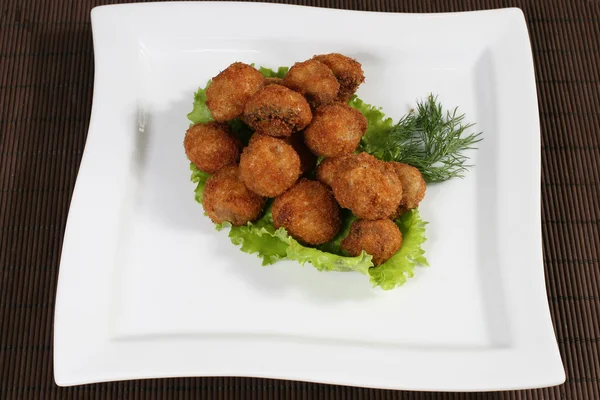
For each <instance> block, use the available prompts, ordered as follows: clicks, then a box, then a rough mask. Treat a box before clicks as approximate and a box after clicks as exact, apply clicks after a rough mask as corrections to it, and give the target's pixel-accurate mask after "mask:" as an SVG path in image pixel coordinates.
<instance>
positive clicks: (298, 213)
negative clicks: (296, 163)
mask: <svg viewBox="0 0 600 400" xmlns="http://www.w3.org/2000/svg"><path fill="white" fill-rule="evenodd" d="M271 212H272V213H273V224H274V225H275V227H276V228H280V227H284V228H285V229H286V230H287V231H288V233H289V234H290V235H291V236H292V237H293V238H294V239H296V240H299V241H300V242H302V243H306V244H310V245H319V244H323V243H325V242H328V241H330V240H331V239H333V238H334V237H335V235H337V233H338V232H339V230H340V227H341V219H340V207H339V206H338V204H337V203H336V202H335V199H334V198H333V195H332V194H331V192H330V191H329V189H327V187H326V186H325V185H323V184H322V183H320V182H316V181H310V180H308V179H301V180H300V181H299V182H298V183H297V184H296V185H294V186H293V187H292V188H291V189H290V190H288V191H287V192H285V193H283V194H282V195H280V196H278V197H277V198H276V199H275V200H274V201H273V207H272V208H271Z"/></svg>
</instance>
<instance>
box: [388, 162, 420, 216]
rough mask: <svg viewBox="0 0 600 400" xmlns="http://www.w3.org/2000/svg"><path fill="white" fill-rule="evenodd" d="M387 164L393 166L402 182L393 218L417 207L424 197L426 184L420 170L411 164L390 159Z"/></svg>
mask: <svg viewBox="0 0 600 400" xmlns="http://www.w3.org/2000/svg"><path fill="white" fill-rule="evenodd" d="M388 164H390V165H391V166H392V168H394V171H395V172H396V174H397V175H398V178H400V182H402V202H400V206H399V207H398V210H397V211H396V213H395V214H394V215H393V218H394V219H395V218H398V217H399V216H401V215H402V214H403V213H404V212H405V211H407V210H411V209H413V208H417V207H418V206H419V203H420V202H421V200H423V198H424V197H425V191H426V189H427V184H426V183H425V179H423V175H422V174H421V172H420V171H419V170H418V169H417V168H415V167H413V166H412V165H408V164H404V163H399V162H395V161H390V162H389V163H388Z"/></svg>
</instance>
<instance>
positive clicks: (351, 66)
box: [313, 53, 365, 102]
mask: <svg viewBox="0 0 600 400" xmlns="http://www.w3.org/2000/svg"><path fill="white" fill-rule="evenodd" d="M313 59H314V60H318V61H320V62H322V63H323V64H325V65H327V66H328V67H329V68H330V69H331V71H333V74H334V75H335V77H336V78H337V80H338V82H339V83H340V91H339V93H338V97H337V99H338V100H340V101H343V102H347V101H348V100H350V98H351V97H352V95H353V94H354V93H356V90H357V89H358V87H359V86H360V84H361V83H363V82H364V81H365V74H364V72H363V69H362V65H361V64H360V63H359V62H358V61H356V60H354V59H352V58H350V57H347V56H345V55H343V54H340V53H330V54H320V55H316V56H314V57H313Z"/></svg>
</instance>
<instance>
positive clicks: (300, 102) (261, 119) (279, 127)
mask: <svg viewBox="0 0 600 400" xmlns="http://www.w3.org/2000/svg"><path fill="white" fill-rule="evenodd" d="M311 119H312V112H311V111H310V106H309V105H308V103H307V102H306V100H305V99H304V97H302V95H300V94H299V93H297V92H294V91H293V90H291V89H288V88H286V87H285V86H281V85H275V84H272V85H268V86H266V87H265V88H264V89H262V90H260V91H258V92H257V93H256V94H254V96H252V97H251V98H250V100H248V102H247V103H246V106H245V107H244V121H245V122H246V123H247V124H248V125H250V127H252V128H253V129H255V130H256V131H258V132H260V133H262V134H264V135H270V136H283V137H288V136H290V135H291V134H292V133H293V132H296V131H299V130H301V129H304V128H305V127H306V126H307V125H308V124H309V123H310V121H311Z"/></svg>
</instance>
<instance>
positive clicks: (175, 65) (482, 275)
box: [54, 3, 565, 391]
mask: <svg viewBox="0 0 600 400" xmlns="http://www.w3.org/2000/svg"><path fill="white" fill-rule="evenodd" d="M92 27H93V34H94V49H95V58H96V72H95V74H96V75H95V84H94V101H93V111H92V117H91V121H90V128H89V134H88V139H87V144H86V148H85V153H84V156H83V160H82V163H81V168H80V171H79V177H78V180H77V185H76V188H75V192H74V195H73V200H72V204H71V210H70V213H69V220H68V225H67V231H66V234H65V239H64V247H63V253H62V260H61V266H60V279H59V285H58V294H57V301H56V316H55V331H54V332H55V333H54V340H55V342H54V372H55V379H56V382H57V383H58V384H59V385H75V384H83V383H88V382H98V381H108V380H122V379H134V378H154V377H174V376H219V375H227V376H256V377H273V378H285V379H297V380H306V381H315V382H327V383H336V384H344V385H356V386H370V387H380V388H397V389H414V390H460V391H462V390H469V391H471V390H500V389H517V388H533V387H540V386H549V385H556V384H559V383H561V382H563V381H564V378H565V375H564V371H563V367H562V364H561V360H560V355H559V352H558V348H557V345H556V341H555V337H554V332H553V329H552V322H551V320H550V314H549V309H548V303H547V298H546V292H545V285H544V272H543V264H542V255H541V229H540V185H539V183H540V151H539V147H540V138H539V122H538V109H537V99H536V90H535V82H534V73H533V62H532V56H531V49H530V44H529V39H528V34H527V28H526V25H525V20H524V18H523V15H522V13H521V11H520V10H518V9H505V10H496V11H484V12H471V13H458V14H430V15H424V14H385V13H366V12H350V11H337V10H328V9H317V8H308V7H296V6H282V5H268V4H246V3H237V4H236V3H174V4H162V3H155V4H145V5H122V6H107V7H99V8H95V9H94V10H93V11H92ZM326 52H341V53H344V54H347V55H349V56H351V57H354V58H356V59H358V60H359V61H360V62H361V63H362V64H363V67H364V70H365V74H366V77H367V80H366V83H365V84H363V85H362V87H361V89H360V91H359V95H360V97H361V98H362V99H364V100H365V101H366V102H368V103H371V104H375V105H378V106H381V107H383V109H384V111H385V112H386V113H387V114H388V115H389V116H391V117H393V118H394V119H396V120H397V119H398V118H399V117H400V116H402V115H403V114H405V113H406V112H407V111H408V108H409V107H410V106H411V105H413V104H414V101H415V99H417V98H423V97H425V96H427V95H428V94H429V93H430V92H432V93H435V94H438V95H439V98H440V100H441V101H442V102H443V103H444V104H445V105H446V106H449V107H453V106H456V105H458V106H460V111H461V112H465V113H467V116H468V119H469V120H471V121H477V123H478V126H477V127H478V130H482V131H483V132H484V135H483V137H484V140H483V142H481V145H480V148H479V150H478V151H476V152H473V153H472V154H471V156H472V157H473V158H472V161H473V162H474V163H475V165H476V167H475V168H473V169H472V170H471V171H470V172H469V173H468V174H467V176H466V178H465V179H463V180H461V179H455V180H452V181H449V182H447V183H443V184H439V185H430V186H429V188H428V193H427V196H426V197H425V200H424V201H423V203H422V206H421V207H420V209H421V214H422V216H423V217H424V219H426V220H428V221H430V224H429V225H428V237H429V240H428V242H427V243H426V250H427V256H428V259H429V261H430V264H431V268H428V269H419V270H418V272H417V274H416V277H415V278H413V279H412V280H409V282H408V283H407V284H405V285H404V286H403V287H401V288H399V289H396V290H393V291H389V292H384V291H381V290H379V289H373V288H371V287H370V284H369V283H368V280H367V279H366V278H365V277H364V276H362V275H359V274H353V273H333V272H332V273H320V272H318V271H317V270H315V269H314V268H311V267H310V266H308V265H307V266H305V267H302V266H300V265H298V264H295V263H292V262H282V263H280V264H277V265H275V266H272V267H268V268H262V267H261V266H260V260H259V259H258V258H256V257H255V256H253V255H248V254H245V253H242V252H240V251H239V250H238V249H237V248H235V247H234V246H233V245H232V244H231V243H230V242H229V240H228V238H227V235H226V233H225V232H217V231H215V229H214V227H213V225H212V224H211V222H210V221H209V220H208V218H206V217H204V216H203V210H202V207H201V206H199V205H198V204H197V203H196V202H195V201H194V194H193V189H194V185H193V184H192V183H191V182H190V181H189V176H190V172H189V164H188V161H187V159H186V157H185V154H184V151H183V145H182V142H183V137H184V132H185V130H186V128H187V126H188V124H189V122H188V121H187V120H186V114H187V113H188V112H189V111H190V110H191V106H192V100H193V93H194V91H195V90H196V89H197V88H198V87H199V86H203V85H204V84H205V83H206V81H207V80H208V79H209V78H211V77H213V76H214V75H216V74H217V73H218V72H219V71H220V70H222V69H223V68H225V67H226V66H227V65H229V63H231V62H233V61H243V62H246V63H256V65H263V66H268V67H278V66H282V65H287V66H290V65H292V64H293V63H294V61H300V60H304V59H306V58H308V57H311V56H312V55H313V54H319V53H326Z"/></svg>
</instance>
